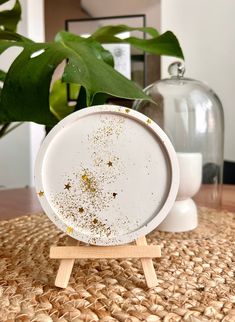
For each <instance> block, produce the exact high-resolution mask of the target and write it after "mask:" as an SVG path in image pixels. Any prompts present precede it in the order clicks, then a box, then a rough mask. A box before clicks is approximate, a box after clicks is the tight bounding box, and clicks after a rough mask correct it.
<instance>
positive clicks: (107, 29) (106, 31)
mask: <svg viewBox="0 0 235 322" xmlns="http://www.w3.org/2000/svg"><path fill="white" fill-rule="evenodd" d="M127 31H142V32H145V33H147V34H149V35H150V36H152V37H158V36H159V32H158V31H157V30H156V29H155V28H152V27H143V28H132V27H128V26H126V25H116V26H104V27H101V28H99V29H98V30H96V31H95V32H94V33H93V34H92V35H91V37H92V38H93V39H95V40H97V41H99V42H101V43H105V42H106V41H107V39H109V37H113V36H115V35H117V34H120V33H122V32H127ZM118 39H120V38H118Z"/></svg>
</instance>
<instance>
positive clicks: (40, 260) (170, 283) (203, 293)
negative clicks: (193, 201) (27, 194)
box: [0, 208, 235, 322]
mask: <svg viewBox="0 0 235 322" xmlns="http://www.w3.org/2000/svg"><path fill="white" fill-rule="evenodd" d="M234 218H235V216H234V214H232V213H229V212H218V211H217V212H216V211H213V210H209V209H206V208H204V209H201V210H200V225H199V227H198V228H197V229H196V230H195V231H193V232H190V233H181V234H170V233H162V232H158V231H154V232H152V233H151V234H150V235H149V236H148V242H149V243H152V244H160V245H161V247H162V258H161V259H160V260H159V259H158V260H154V265H155V268H156V271H157V275H158V280H159V285H158V286H157V287H155V288H152V289H147V288H146V284H145V280H144V277H143V271H142V267H141V263H140V260H133V259H124V260H114V259H113V260H105V259H104V260H79V261H76V263H75V266H74V269H73V273H72V276H71V279H70V284H69V286H68V288H67V289H66V290H62V289H58V288H56V287H55V286H54V285H53V283H54V279H55V276H56V272H57V269H58V265H59V261H58V260H50V259H49V258H48V254H49V248H50V246H51V245H52V244H54V245H55V244H57V245H63V244H65V242H66V236H65V235H64V234H63V233H62V232H60V231H59V230H58V229H57V228H56V227H55V226H54V225H53V224H52V223H51V222H50V221H49V219H48V218H47V217H46V216H45V215H43V214H36V215H31V216H24V217H21V218H17V219H12V220H9V221H0V321H1V322H2V321H8V322H13V321H17V322H21V321H22V322H23V321H24V322H27V321H31V322H33V321H38V322H51V321H60V322H65V321H73V322H80V321H101V322H112V321H120V322H129V321H130V322H131V321H133V322H137V321H147V322H154V321H164V322H169V321H173V322H175V321H189V322H198V321H224V322H225V321H228V322H231V321H235V279H234V272H235V263H234V256H235V254H234V253H235V220H234Z"/></svg>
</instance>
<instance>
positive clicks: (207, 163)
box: [133, 62, 224, 208]
mask: <svg viewBox="0 0 235 322" xmlns="http://www.w3.org/2000/svg"><path fill="white" fill-rule="evenodd" d="M168 72H169V74H170V78H167V79H163V80H159V81H157V82H155V83H153V84H151V85H150V86H148V87H147V88H146V89H145V90H144V91H145V93H146V94H148V95H149V96H150V97H151V98H152V100H153V101H154V102H155V104H154V103H152V102H149V101H135V102H134V105H133V108H134V109H136V110H138V111H139V112H142V113H143V114H145V115H147V116H148V117H149V118H151V119H152V120H154V121H155V122H156V123H157V124H158V125H159V126H160V127H161V128H162V129H163V130H164V131H165V132H166V134H167V135H168V136H169V138H170V139H171V141H172V143H173V145H174V148H175V150H176V152H177V154H178V155H179V158H180V160H181V161H180V162H181V164H180V167H182V168H184V169H185V165H187V167H190V165H193V166H194V168H193V167H192V168H191V172H190V171H189V172H187V171H186V169H185V171H184V172H185V173H184V175H185V180H188V181H190V180H191V181H193V180H196V179H197V181H198V182H197V189H196V190H197V191H196V190H195V191H194V192H192V194H194V196H195V195H196V200H200V204H202V205H206V206H211V207H213V208H214V207H219V205H220V202H221V183H222V175H223V173H222V172H223V146H224V117H223V108H222V104H221V102H220V100H219V98H218V97H217V95H216V94H215V93H214V92H213V91H212V90H211V88H209V87H208V86H207V85H206V84H204V83H202V82H200V81H197V80H194V79H190V78H185V77H184V72H185V68H184V65H183V64H182V63H180V62H175V63H173V64H171V65H170V66H169V68H168ZM199 166H200V167H201V172H198V174H197V178H195V177H196V173H197V169H196V167H199ZM180 170H182V169H180ZM182 171H183V170H182ZM193 173H194V174H195V175H194V174H193ZM198 183H199V184H198ZM182 184H183V183H182ZM195 184H196V183H195ZM195 187H196V185H195ZM181 188H182V189H183V188H185V189H190V188H188V187H186V184H184V185H183V187H181ZM192 194H191V196H192ZM178 197H179V198H180V196H178ZM192 197H193V196H192ZM198 202H199V201H198Z"/></svg>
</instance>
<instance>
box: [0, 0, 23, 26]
mask: <svg viewBox="0 0 235 322" xmlns="http://www.w3.org/2000/svg"><path fill="white" fill-rule="evenodd" d="M6 2H9V0H0V5H1V4H4V3H6ZM20 19H21V7H20V3H19V1H18V0H16V2H15V5H14V7H13V8H12V9H11V10H4V11H2V12H0V29H2V30H9V31H15V30H16V27H17V24H18V22H19V21H20Z"/></svg>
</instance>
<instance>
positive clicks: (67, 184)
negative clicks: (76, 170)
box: [64, 182, 71, 190]
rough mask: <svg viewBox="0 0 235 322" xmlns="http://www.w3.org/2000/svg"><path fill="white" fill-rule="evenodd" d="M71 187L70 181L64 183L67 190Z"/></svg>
mask: <svg viewBox="0 0 235 322" xmlns="http://www.w3.org/2000/svg"><path fill="white" fill-rule="evenodd" d="M70 188H71V184H70V183H69V182H68V183H66V184H65V185H64V189H65V190H69V189H70Z"/></svg>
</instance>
